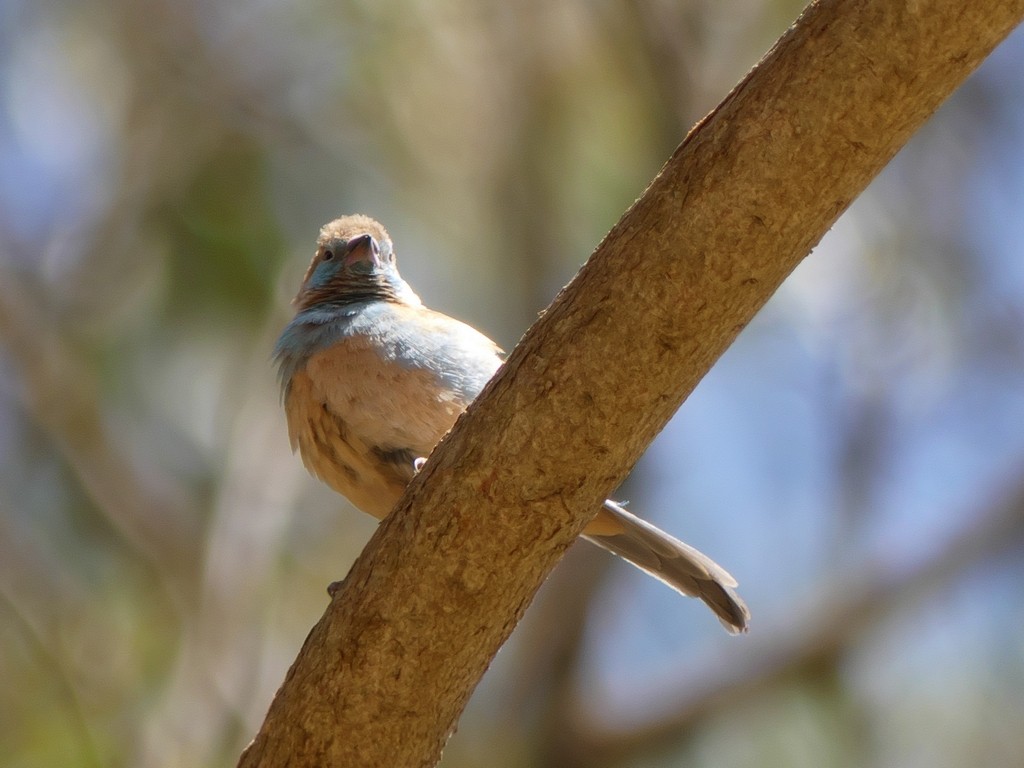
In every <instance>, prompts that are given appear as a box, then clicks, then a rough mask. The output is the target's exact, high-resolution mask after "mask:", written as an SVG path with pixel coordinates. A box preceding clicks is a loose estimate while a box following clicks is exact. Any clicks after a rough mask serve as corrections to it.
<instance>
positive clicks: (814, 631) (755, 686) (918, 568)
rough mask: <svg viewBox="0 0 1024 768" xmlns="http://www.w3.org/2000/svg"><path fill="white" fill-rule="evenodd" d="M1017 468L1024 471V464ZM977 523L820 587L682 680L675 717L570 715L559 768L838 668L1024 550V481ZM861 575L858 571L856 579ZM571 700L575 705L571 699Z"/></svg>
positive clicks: (650, 740) (656, 739)
mask: <svg viewBox="0 0 1024 768" xmlns="http://www.w3.org/2000/svg"><path fill="white" fill-rule="evenodd" d="M1017 466H1018V467H1019V466H1024V460H1022V461H1021V462H1018V464H1017ZM964 519H965V520H966V521H967V522H966V523H965V524H964V525H963V526H962V528H961V530H959V531H957V532H956V533H955V534H953V535H951V536H949V537H948V539H947V541H946V542H945V543H944V544H942V545H941V546H937V547H935V549H934V551H932V552H931V553H930V554H928V555H927V556H925V557H922V558H920V559H919V561H918V562H917V563H914V564H907V563H900V564H898V565H895V564H890V565H888V566H883V565H882V562H883V558H881V557H876V558H864V559H863V560H862V561H861V562H860V564H859V566H858V567H857V569H856V570H855V571H853V570H852V568H851V569H847V571H848V572H845V573H839V574H836V575H834V576H833V577H832V579H831V584H829V585H827V586H825V587H823V588H822V589H821V590H819V594H818V597H817V599H816V600H814V603H813V605H810V606H807V607H804V608H803V609H801V610H800V611H799V613H800V615H797V616H788V617H786V618H785V619H784V620H783V621H776V622H773V624H775V626H774V627H772V628H770V629H769V630H768V631H766V632H764V633H762V634H760V635H759V636H758V637H756V638H751V640H752V642H751V643H750V644H749V645H746V646H745V647H744V648H743V649H742V651H741V652H740V653H737V654H730V656H729V658H728V660H725V659H719V661H718V663H711V662H709V663H707V664H698V665H695V666H696V667H697V668H699V669H700V670H701V674H700V675H699V676H696V677H695V678H694V679H690V680H683V681H680V685H679V686H678V687H677V688H678V690H680V691H683V692H684V693H683V696H682V697H681V698H680V699H679V700H678V701H677V702H676V703H675V705H674V706H673V708H672V711H670V712H667V713H666V714H664V715H661V716H658V717H654V718H652V719H651V720H650V721H649V722H646V723H642V724H639V725H636V726H634V727H631V728H630V729H629V730H621V731H612V730H609V729H607V728H601V727H600V726H595V725H593V724H588V723H587V722H586V716H585V714H584V713H581V712H578V711H575V712H572V713H560V714H561V715H562V717H560V720H561V723H562V733H561V738H560V740H559V742H558V743H557V745H556V746H557V747H558V749H557V750H556V754H557V757H556V758H554V759H551V760H549V762H548V764H549V765H558V766H563V767H564V768H572V767H573V766H590V767H592V768H599V767H600V766H613V765H620V764H624V763H625V762H626V761H627V760H629V759H630V758H633V757H635V756H636V754H637V753H639V752H641V751H647V750H651V749H657V748H658V747H659V746H663V745H667V744H671V743H673V742H678V741H679V740H681V739H685V738H686V736H687V735H688V734H689V733H692V732H693V731H694V729H695V728H696V727H698V726H699V725H700V723H702V722H704V721H705V720H707V719H709V718H713V717H715V716H716V715H719V714H721V713H722V712H726V711H728V710H729V708H730V707H732V706H733V705H735V704H737V703H738V702H741V701H746V700H748V699H749V698H750V697H751V696H752V695H756V694H758V693H760V692H764V691H766V690H768V689H770V688H771V687H773V686H777V685H780V684H782V683H785V682H786V681H787V680H792V679H794V678H798V677H800V676H801V675H804V674H816V673H820V672H821V670H822V669H834V668H836V667H838V666H839V663H840V662H841V660H842V659H843V658H844V657H845V656H846V655H847V654H848V652H849V651H850V650H851V648H853V647H854V646H856V644H857V643H859V642H861V641H863V640H864V637H865V635H867V634H868V633H870V632H871V631H872V630H873V629H875V628H877V627H878V626H879V625H880V624H881V623H883V622H884V621H886V620H888V619H891V618H893V617H894V616H896V615H898V614H899V613H900V611H902V610H904V609H906V608H908V607H913V606H916V605H919V604H920V602H921V600H922V599H923V598H926V597H927V596H929V595H932V594H934V593H935V592H937V591H939V590H941V589H944V588H946V587H948V585H949V583H950V582H951V581H952V580H954V579H955V578H957V577H958V576H961V575H962V574H963V572H964V571H966V570H969V569H971V568H973V567H976V566H978V565H979V564H981V563H983V562H984V561H986V560H987V559H990V558H994V557H998V556H999V555H1000V554H1002V553H1004V552H1006V551H1007V550H1009V549H1011V548H1014V547H1019V546H1020V545H1021V542H1022V540H1024V484H1021V482H1020V480H1019V473H1018V474H1017V475H1015V477H1014V484H1013V485H1012V486H1010V487H1007V488H1006V489H1005V490H1004V491H1003V492H1002V493H1000V494H998V496H997V497H996V498H994V499H992V500H990V501H989V503H988V504H987V506H986V507H985V508H984V509H981V510H979V511H977V512H975V513H972V514H968V515H964ZM849 571H852V572H849ZM569 699H570V700H575V699H573V698H572V697H569Z"/></svg>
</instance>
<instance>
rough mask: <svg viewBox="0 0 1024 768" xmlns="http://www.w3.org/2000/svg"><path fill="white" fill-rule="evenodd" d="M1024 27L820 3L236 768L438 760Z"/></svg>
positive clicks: (369, 574) (626, 244) (485, 402)
mask: <svg viewBox="0 0 1024 768" xmlns="http://www.w3.org/2000/svg"><path fill="white" fill-rule="evenodd" d="M1022 17H1024V0H971V2H964V1H963V0H917V1H916V2H915V1H914V0H908V1H907V2H894V0H829V1H828V2H820V3H816V4H813V5H812V6H810V7H809V8H808V9H807V11H806V12H805V13H804V14H803V15H802V16H801V18H800V19H799V20H798V22H797V23H796V24H795V25H794V26H793V27H792V28H791V29H790V30H789V31H788V32H787V33H786V34H785V35H784V36H783V38H782V39H781V40H780V41H779V43H778V44H777V45H776V46H775V48H773V49H772V51H771V52H770V53H769V54H768V55H767V56H766V57H765V59H764V60H763V61H762V62H761V64H759V65H758V66H757V67H756V68H755V69H754V70H753V71H752V72H751V73H750V74H749V76H748V77H747V78H745V79H744V81H743V82H742V83H741V84H740V85H739V86H738V87H737V88H736V89H735V90H734V91H733V92H732V93H731V94H730V95H729V96H728V97H727V98H726V99H725V101H724V102H723V103H722V104H721V105H720V106H719V107H718V108H717V109H716V110H715V111H714V112H712V113H711V114H710V115H708V117H707V118H705V119H704V120H703V121H702V122H701V123H700V124H699V125H698V126H697V127H696V128H695V129H694V130H693V131H692V132H691V133H690V135H689V136H688V137H687V138H686V140H685V141H684V142H683V144H682V145H681V146H680V147H679V149H678V150H677V151H676V152H675V154H674V155H673V157H672V158H671V159H670V161H669V162H668V164H667V165H666V166H665V168H664V169H663V171H662V172H661V174H660V175H659V176H658V177H657V178H656V179H655V180H654V182H653V183H652V184H651V186H650V188H649V189H648V190H647V191H646V192H645V194H644V195H643V197H642V198H641V199H640V200H638V201H637V203H636V204H635V205H634V206H633V207H632V208H631V209H630V210H629V211H628V212H627V213H626V214H625V216H624V217H623V218H622V220H621V221H620V222H619V223H618V224H617V225H616V227H615V228H614V229H613V230H612V232H611V233H610V234H609V235H608V237H607V238H606V239H605V241H604V242H603V243H602V244H601V245H600V247H599V248H598V250H597V252H596V253H595V254H594V256H593V258H591V259H590V261H589V262H588V263H587V264H586V266H585V267H584V268H583V269H582V270H581V271H580V273H579V274H578V275H577V276H576V278H575V279H574V280H573V281H572V283H571V284H570V285H569V286H568V287H567V288H566V289H565V290H564V291H563V292H562V293H561V294H560V295H559V296H558V298H557V299H556V300H555V302H554V303H553V304H552V306H551V308H550V309H549V310H548V312H547V313H546V314H545V315H544V316H543V317H542V318H541V319H540V320H539V321H538V322H537V323H536V325H535V326H534V327H533V328H532V329H531V331H530V332H529V333H528V334H527V336H526V337H525V338H524V339H523V341H522V342H521V343H520V345H519V346H518V347H516V349H515V350H514V352H513V354H512V355H511V358H510V359H509V361H508V363H507V365H506V366H505V368H504V370H503V371H502V372H501V373H500V374H499V375H498V376H497V377H496V379H495V380H494V381H493V382H492V383H491V384H490V386H489V387H488V389H487V391H486V392H485V393H484V395H483V396H482V397H481V398H480V400H479V401H478V402H477V403H476V404H475V405H474V406H473V407H472V408H471V411H470V413H471V418H468V419H467V418H464V419H463V420H461V421H460V423H459V424H458V425H456V428H455V430H454V431H453V432H452V433H451V435H450V436H449V438H448V439H446V440H445V441H444V443H443V445H442V447H441V448H440V449H439V450H438V451H436V452H435V454H434V456H433V459H432V460H431V461H430V462H429V464H428V465H427V468H426V469H425V471H424V472H423V473H422V474H421V476H420V477H418V478H417V480H416V482H414V483H413V485H412V486H411V488H410V492H408V493H407V494H406V496H405V497H404V499H403V501H402V502H401V503H400V504H399V506H398V507H397V509H396V511H395V512H394V513H393V514H392V515H391V516H390V517H389V518H388V519H387V520H386V521H385V522H384V523H383V524H382V525H381V527H380V529H379V530H378V531H377V533H376V535H375V536H374V537H373V539H372V540H371V542H370V543H369V545H368V546H367V548H366V550H365V551H364V553H363V555H362V556H361V557H360V558H359V560H358V561H357V562H356V564H355V565H354V566H353V568H352V570H351V572H350V573H349V575H348V577H347V578H346V580H345V582H344V584H343V586H342V588H341V589H339V590H338V591H337V592H336V594H335V596H334V599H333V601H332V603H331V605H330V607H329V608H328V610H327V612H326V614H325V615H324V617H323V618H322V619H321V621H320V622H319V623H318V624H317V625H316V626H315V627H314V628H313V630H312V631H311V632H310V635H309V637H308V638H307V640H306V643H305V645H304V647H303V648H302V651H301V653H300V654H299V657H298V659H297V660H296V661H295V664H294V665H293V666H292V668H291V670H290V671H289V673H288V676H287V678H286V679H285V681H284V684H283V685H282V687H281V690H280V691H279V692H278V694H277V696H276V698H275V699H274V701H273V703H272V705H271V707H270V711H269V713H268V715H267V719H266V722H265V723H264V725H263V727H262V729H261V730H260V733H259V734H258V735H257V737H256V739H255V741H254V742H253V744H251V745H250V746H249V748H248V749H247V750H246V752H245V753H244V754H243V756H242V759H241V762H240V765H243V766H282V765H289V766H329V765H330V766H430V765H434V764H435V763H436V761H437V760H438V759H439V756H440V753H441V749H442V747H443V746H444V743H445V741H446V740H447V738H448V736H449V735H450V733H451V732H452V730H453V729H454V728H455V724H456V721H457V719H458V717H459V714H460V713H461V712H462V709H463V707H464V706H465V703H466V700H467V699H468V698H469V695H470V693H471V691H472V690H473V688H474V686H475V685H476V683H477V682H478V681H479V679H480V677H481V676H482V675H483V673H484V671H485V670H486V668H487V666H488V664H489V663H490V660H491V658H492V657H493V656H494V654H495V653H496V652H497V650H498V648H499V647H500V646H501V644H502V643H503V642H504V640H505V639H506V638H507V637H508V635H509V633H510V632H511V631H512V628H513V627H514V626H515V624H516V622H517V621H518V619H519V617H520V616H521V615H522V613H523V611H524V610H525V608H526V606H527V605H528V604H529V602H530V600H531V599H532V597H533V595H534V593H535V591H536V590H537V588H538V587H539V585H540V583H541V582H542V581H543V579H544V578H545V576H546V575H547V574H548V572H549V571H550V569H551V568H552V567H553V566H554V564H555V563H556V562H557V561H558V559H559V557H560V556H561V555H562V553H563V551H564V550H565V549H566V547H567V546H568V545H569V543H570V542H571V541H572V540H573V539H574V537H575V536H576V534H577V533H578V532H579V530H580V529H581V528H582V527H583V525H584V524H585V522H586V521H587V520H588V519H589V517H590V516H591V515H592V514H593V513H594V512H595V511H596V510H597V508H598V504H599V502H600V500H601V499H603V498H604V497H605V496H606V495H608V494H609V493H610V492H611V491H612V490H613V489H614V488H615V487H616V486H617V485H618V484H619V482H620V481H621V480H622V479H623V477H624V476H625V474H626V473H627V472H628V470H629V469H630V468H631V467H632V466H633V464H634V462H635V461H636V460H637V459H638V458H639V456H640V454H641V453H642V452H643V450H644V449H645V448H646V446H647V445H648V443H650V441H651V440H652V439H653V437H654V435H655V434H656V433H657V432H658V431H659V430H660V429H661V428H662V427H663V426H664V424H665V423H666V421H667V420H668V419H669V417H671V415H672V414H673V413H674V412H675V410H676V409H677V408H678V407H679V405H680V403H681V402H682V401H683V399H684V398H685V397H686V395H687V394H688V393H689V392H690V391H691V390H692V389H693V387H694V386H695V385H696V383H697V382H698V381H699V379H700V378H701V377H702V376H703V375H704V374H705V373H706V371H707V370H708V369H709V368H710V366H711V364H712V363H713V362H714V361H715V359H717V358H718V356H719V355H720V354H721V353H722V351H723V350H724V349H725V348H726V347H727V346H728V345H729V344H730V343H731V342H732V340H733V339H734V338H735V337H736V335H737V333H739V331H740V329H742V328H743V327H744V325H745V324H746V323H747V322H749V320H750V319H751V317H753V315H754V314H755V313H756V312H757V310H758V309H759V308H760V307H761V306H762V305H763V304H764V302H765V301H766V300H767V299H768V297H769V296H770V295H771V294H772V292H773V291H774V290H775V289H776V288H777V287H778V285H779V284H780V283H781V282H782V280H783V279H784V278H785V277H786V275H788V274H789V272H790V271H791V270H792V269H793V268H794V267H795V266H796V265H797V263H799V261H800V260H801V259H802V258H803V257H804V256H805V255H807V253H808V252H809V251H810V249H811V248H812V247H813V246H814V245H815V244H816V243H817V242H818V240H819V239H820V238H821V236H822V235H823V234H824V232H825V231H826V230H827V229H828V227H829V226H830V225H831V224H832V222H833V221H834V220H835V219H836V217H837V216H839V214H840V213H841V212H842V211H843V210H844V209H845V208H846V207H847V205H848V204H849V203H850V201H851V200H853V198H854V197H855V196H856V195H857V194H858V193H859V192H860V191H861V190H862V189H863V188H864V187H865V185H866V184H867V183H868V181H869V180H870V179H871V178H872V177H873V176H874V175H875V174H877V173H878V172H879V170H881V168H882V167H883V166H884V165H885V164H886V163H887V162H888V161H889V159H890V158H891V157H892V156H893V154H894V153H895V152H896V151H897V150H898V149H899V148H900V147H901V146H902V145H903V144H904V143H905V142H906V141H907V139H908V138H909V137H910V135H911V133H912V132H913V131H914V130H915V129H917V128H918V127H919V126H920V125H921V124H922V123H923V122H924V121H925V120H926V119H927V118H928V117H929V115H931V114H932V112H933V111H934V110H935V109H936V107H938V105H939V104H940V103H941V102H942V101H943V100H944V99H945V98H946V97H947V96H948V95H949V94H950V93H951V92H952V91H953V89H954V88H956V86H957V85H959V84H960V83H961V82H962V81H963V80H964V78H966V77H967V75H968V74H970V73H971V71H972V70H974V68H975V67H976V66H977V65H978V64H979V63H980V62H981V60H982V59H983V58H984V57H985V56H986V55H987V54H988V53H989V52H990V51H991V50H992V48H993V47H994V46H995V45H996V44H997V43H998V42H999V41H1000V40H1002V39H1003V37H1005V36H1006V35H1007V34H1008V33H1009V31H1010V30H1011V29H1012V28H1013V27H1014V26H1016V24H1018V23H1019V21H1020V20H1021V18H1022ZM730 642H732V641H730Z"/></svg>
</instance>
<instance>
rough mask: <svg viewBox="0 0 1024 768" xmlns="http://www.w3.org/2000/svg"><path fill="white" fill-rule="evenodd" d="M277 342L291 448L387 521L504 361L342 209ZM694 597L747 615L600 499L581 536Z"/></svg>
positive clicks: (693, 555)
mask: <svg viewBox="0 0 1024 768" xmlns="http://www.w3.org/2000/svg"><path fill="white" fill-rule="evenodd" d="M293 304H294V306H295V316H294V317H293V319H292V320H291V321H290V322H289V323H288V324H287V325H286V326H285V328H284V330H283V331H282V332H281V335H280V337H279V338H278V341H277V343H276V345H275V347H274V355H273V357H274V360H275V361H276V364H277V367H278V375H279V379H280V383H281V394H282V401H283V403H284V410H285V415H286V420H287V423H288V436H289V440H290V442H291V446H292V450H293V452H298V453H299V455H300V457H301V459H302V462H303V464H304V465H305V466H306V468H307V469H308V470H309V472H310V473H311V474H313V475H314V476H315V477H317V478H318V479H319V480H321V481H323V482H324V483H326V484H327V485H328V486H330V487H331V488H332V489H333V490H335V491H337V492H338V493H340V494H341V495H342V496H344V497H345V498H347V499H348V500H349V501H350V502H351V503H352V504H353V505H354V506H356V507H357V508H359V509H360V510H362V511H364V512H366V513H368V514H370V515H373V516H374V517H376V518H378V519H380V520H382V519H384V518H385V517H386V516H387V515H388V513H389V512H391V510H392V508H393V507H394V506H395V505H396V503H397V502H398V500H399V498H400V497H401V496H402V493H403V491H404V490H405V487H406V486H407V485H408V484H409V483H410V482H411V480H412V479H413V477H414V476H415V475H416V473H417V471H418V470H419V468H420V466H422V463H423V462H424V461H425V459H426V457H427V456H429V455H430V452H431V450H433V448H434V446H435V445H436V444H437V443H438V441H439V440H440V439H441V438H442V437H443V436H444V435H445V433H447V432H448V430H449V429H451V427H452V426H453V425H454V424H455V420H456V419H457V418H458V416H459V414H461V413H462V412H463V411H464V410H465V409H466V408H467V407H468V406H469V404H470V403H471V402H472V401H473V400H474V398H476V396H477V395H478V394H479V393H480V392H481V390H482V389H483V388H484V385H485V384H486V383H487V382H488V381H489V380H490V379H491V377H492V376H493V375H494V374H495V372H496V371H497V370H498V368H499V367H500V366H501V365H502V363H503V358H502V352H501V349H499V347H498V345H497V344H495V343H494V342H493V341H492V340H491V339H489V338H488V337H487V336H485V335H484V334H482V333H480V332H479V331H477V330H476V329H475V328H473V327H471V326H470V325H468V324H466V323H463V322H461V321H459V320H456V319H455V318H452V317H449V316H448V315H445V314H442V313H441V312H437V311H435V310H432V309H429V308H428V307H426V306H424V304H423V302H422V301H421V300H420V298H419V297H418V296H417V295H416V293H415V292H414V291H413V289H412V288H411V287H410V286H409V284H408V283H407V282H405V280H403V279H402V277H401V276H400V275H399V272H398V265H397V261H396V257H395V250H394V245H393V244H392V241H391V237H390V236H389V235H388V233H387V231H386V230H385V229H384V227H383V226H382V225H381V224H380V223H379V222H377V221H376V220H374V219H372V218H370V217H368V216H365V215H362V214H354V215H346V216H342V217H341V218H338V219H335V220H334V221H331V222H330V223H328V224H326V225H324V226H323V227H322V228H321V229H320V234H319V237H318V238H317V241H316V251H315V253H314V255H313V260H312V261H311V262H310V264H309V268H308V269H307V270H306V274H305V277H304V278H303V280H302V285H301V287H300V288H299V292H298V294H297V295H296V297H295V300H294V301H293ZM581 535H582V538H584V539H586V540H587V541H589V542H592V543H594V544H596V545H598V546H600V547H602V548H604V549H606V550H609V551H611V552H613V553H614V554H616V555H619V556H620V557H622V558H624V559H625V560H627V561H628V562H630V563H632V564H633V565H635V566H637V567H638V568H640V569H641V570H642V571H645V572H646V573H648V574H650V575H651V576H653V577H655V578H656V579H659V580H660V581H662V582H664V583H665V584H667V585H668V586H670V587H672V588H673V589H675V590H676V591H678V592H680V593H682V594H684V595H687V596H690V597H697V598H700V599H701V600H702V601H704V602H705V603H706V604H707V605H708V607H710V608H711V610H712V611H714V613H715V615H716V616H717V617H718V619H719V621H720V622H721V623H722V625H723V626H724V627H725V628H726V629H727V630H728V631H729V632H730V633H733V634H736V633H740V632H745V631H747V628H748V623H749V619H750V612H749V610H748V609H747V606H746V604H745V603H744V602H743V600H742V599H741V598H740V597H739V595H738V594H737V593H736V587H737V583H736V579H734V578H733V577H732V576H731V575H730V574H729V572H728V571H726V570H725V569H724V568H722V567H721V566H720V565H718V564H717V563H716V562H715V561H713V560H712V559H711V558H709V557H708V556H707V555H705V554H703V553H702V552H700V551H698V550H697V549H695V548H693V547H691V546H690V545H688V544H685V543H683V542H682V541H680V540H678V539H676V538H675V537H673V536H671V535H669V534H668V533H665V532H664V531H662V530H660V529H659V528H657V527H655V526H654V525H652V524H651V523H649V522H647V521H645V520H643V519H642V518H640V517H637V516H636V515H634V514H633V513H632V512H629V511H627V510H626V509H625V508H624V507H623V506H622V505H621V504H619V503H617V502H614V501H611V500H607V501H605V502H604V504H603V506H601V507H600V509H598V510H597V512H596V515H595V517H594V519H593V520H592V521H591V522H590V523H589V524H588V525H587V527H586V528H585V529H584V530H583V533H582V534H581Z"/></svg>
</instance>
